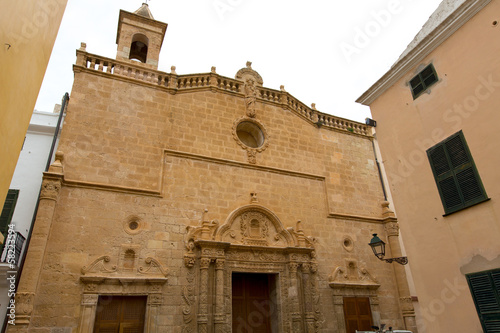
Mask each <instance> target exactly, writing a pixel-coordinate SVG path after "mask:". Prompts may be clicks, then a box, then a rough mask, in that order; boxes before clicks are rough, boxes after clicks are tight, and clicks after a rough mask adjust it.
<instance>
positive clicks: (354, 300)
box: [344, 297, 373, 333]
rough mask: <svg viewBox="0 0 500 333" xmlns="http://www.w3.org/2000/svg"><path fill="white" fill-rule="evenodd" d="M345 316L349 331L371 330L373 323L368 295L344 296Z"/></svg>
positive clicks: (349, 332) (347, 330) (352, 332)
mask: <svg viewBox="0 0 500 333" xmlns="http://www.w3.org/2000/svg"><path fill="white" fill-rule="evenodd" d="M344 317H345V325H346V332H347V333H355V332H356V330H358V331H371V330H372V328H371V327H372V325H373V319H372V311H371V308H370V299H369V298H368V297H344Z"/></svg>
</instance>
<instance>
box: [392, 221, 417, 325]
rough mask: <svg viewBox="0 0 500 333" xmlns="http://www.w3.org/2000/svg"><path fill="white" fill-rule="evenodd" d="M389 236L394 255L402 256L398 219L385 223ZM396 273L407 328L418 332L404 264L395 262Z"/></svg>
mask: <svg viewBox="0 0 500 333" xmlns="http://www.w3.org/2000/svg"><path fill="white" fill-rule="evenodd" d="M385 229H386V231H387V236H388V239H389V246H390V248H391V254H392V256H393V257H401V256H402V253H401V246H400V245H399V225H398V223H397V222H396V221H391V222H387V223H386V225H385ZM392 267H393V268H394V273H395V275H396V283H397V286H398V292H399V306H400V308H401V312H402V314H403V320H404V323H405V328H406V329H407V330H410V331H412V332H414V333H417V332H418V330H417V324H416V319H415V309H414V308H413V303H412V299H411V295H410V288H409V287H408V280H407V279H406V272H405V268H404V266H403V265H400V264H396V263H394V264H393V266H392Z"/></svg>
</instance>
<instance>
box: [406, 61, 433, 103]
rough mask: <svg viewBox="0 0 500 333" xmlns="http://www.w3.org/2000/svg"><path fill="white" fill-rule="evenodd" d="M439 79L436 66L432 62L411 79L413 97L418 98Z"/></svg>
mask: <svg viewBox="0 0 500 333" xmlns="http://www.w3.org/2000/svg"><path fill="white" fill-rule="evenodd" d="M437 81H438V76H437V73H436V70H435V69H434V66H433V65H432V64H430V65H429V66H427V67H425V68H424V69H423V70H422V71H421V72H420V73H418V74H417V75H415V76H414V77H413V78H412V79H411V80H410V86H411V93H412V95H413V99H416V98H417V97H418V96H420V95H421V94H422V93H424V92H425V90H427V88H429V87H430V86H432V85H433V84H434V83H436V82H437Z"/></svg>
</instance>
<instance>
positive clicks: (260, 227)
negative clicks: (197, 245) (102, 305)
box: [215, 204, 298, 247]
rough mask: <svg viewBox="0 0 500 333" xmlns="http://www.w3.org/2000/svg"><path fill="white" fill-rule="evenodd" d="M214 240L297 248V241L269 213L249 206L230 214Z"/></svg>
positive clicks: (257, 206)
mask: <svg viewBox="0 0 500 333" xmlns="http://www.w3.org/2000/svg"><path fill="white" fill-rule="evenodd" d="M215 240H217V241H222V242H227V243H231V244H242V245H253V246H273V247H286V246H298V241H297V239H296V238H294V236H293V235H292V234H291V233H290V232H289V231H288V230H286V229H284V228H283V225H282V224H281V222H280V221H279V219H278V217H277V216H276V215H274V214H273V213H272V212H271V211H269V210H268V209H266V208H264V207H263V206H260V205H257V204H251V205H248V206H245V207H244V208H243V207H242V208H240V209H238V210H236V211H235V212H233V213H231V215H230V216H229V218H228V220H227V221H226V223H225V224H224V225H222V226H221V227H220V228H218V229H217V231H216V235H215Z"/></svg>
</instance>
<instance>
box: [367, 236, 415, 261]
mask: <svg viewBox="0 0 500 333" xmlns="http://www.w3.org/2000/svg"><path fill="white" fill-rule="evenodd" d="M368 245H370V246H371V248H372V250H373V253H374V254H375V257H377V258H379V259H380V260H382V261H385V262H387V263H389V264H390V263H391V262H393V261H395V262H397V263H398V264H401V265H406V264H407V263H408V258H407V257H397V258H387V259H385V258H384V257H385V243H384V241H383V240H381V239H380V238H378V236H377V234H373V238H372V240H371V241H370V243H369V244H368Z"/></svg>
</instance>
